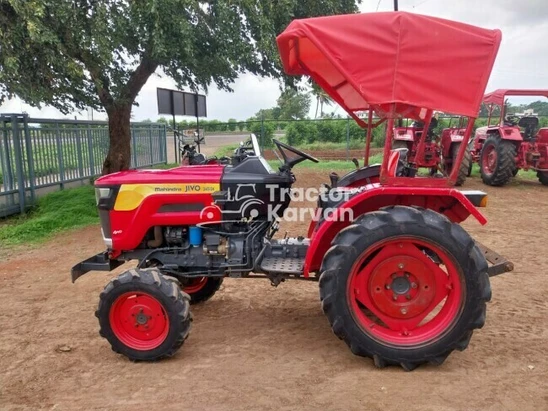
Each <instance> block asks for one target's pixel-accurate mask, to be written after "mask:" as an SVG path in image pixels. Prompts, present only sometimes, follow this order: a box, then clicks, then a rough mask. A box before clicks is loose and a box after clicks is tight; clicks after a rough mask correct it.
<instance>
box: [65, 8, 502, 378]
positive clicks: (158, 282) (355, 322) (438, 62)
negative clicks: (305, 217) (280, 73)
mask: <svg viewBox="0 0 548 411" xmlns="http://www.w3.org/2000/svg"><path fill="white" fill-rule="evenodd" d="M432 32H436V33H437V34H438V35H437V36H431V35H429V33H432ZM371 39H383V40H382V42H381V41H375V40H371ZM500 39H501V34H500V32H499V31H498V30H485V29H480V28H477V27H473V26H468V25H464V24H461V23H456V22H452V21H448V20H442V19H437V18H432V17H426V16H420V15H414V14H409V13H403V12H396V13H374V14H353V15H343V16H331V17H322V18H312V19H303V20H295V21H293V22H292V23H291V24H290V25H289V26H288V28H287V29H286V30H285V31H284V32H283V33H282V34H280V36H279V37H278V39H277V42H278V47H279V50H280V54H281V58H282V62H283V67H284V70H285V72H286V73H287V74H290V75H307V76H310V77H312V78H313V80H314V81H315V82H316V83H318V84H319V85H320V86H321V87H322V88H323V89H324V90H325V91H326V92H327V93H328V94H329V95H330V96H331V97H332V98H333V99H334V100H335V101H337V102H338V103H339V104H340V105H341V107H343V108H344V109H345V110H346V111H347V112H348V113H349V114H350V115H351V116H352V117H353V118H354V119H355V120H356V121H357V122H358V123H359V124H361V125H362V126H364V127H366V128H367V143H366V151H367V152H368V151H369V147H370V144H371V132H372V128H373V126H374V124H373V122H372V118H373V113H375V114H376V115H377V118H379V119H380V120H379V121H378V122H377V123H376V125H378V124H381V123H383V122H387V126H386V130H387V132H386V139H385V146H384V156H383V162H382V164H380V165H375V166H369V165H365V166H363V167H360V168H359V169H357V170H354V171H352V172H351V173H349V174H348V175H346V176H342V177H340V178H339V176H337V175H336V174H334V173H332V174H331V175H330V177H331V178H330V180H331V185H325V186H324V189H323V190H322V195H321V196H320V198H319V199H318V203H317V208H318V210H317V211H318V212H317V214H316V215H317V216H318V218H316V219H314V220H313V221H312V222H311V224H310V229H309V236H308V237H307V238H305V237H304V236H301V237H295V238H287V237H283V238H278V237H277V236H276V233H277V231H278V229H279V224H280V219H281V218H283V214H284V210H286V209H287V208H288V207H289V206H290V200H291V197H290V195H288V190H289V189H290V188H291V187H292V185H293V183H294V182H295V175H294V173H293V171H292V169H293V167H294V166H295V165H297V164H298V163H300V162H303V161H313V162H317V161H318V160H317V159H315V158H314V157H312V156H310V155H308V154H306V153H304V152H302V151H300V150H298V149H296V148H294V147H291V146H289V145H287V144H285V143H283V142H280V141H277V140H273V142H274V144H275V147H276V149H277V150H278V152H279V155H280V157H281V159H282V160H283V162H282V164H281V165H280V166H279V168H278V169H277V170H275V169H273V168H272V167H271V166H270V164H269V163H268V162H267V161H266V160H265V159H264V157H263V156H262V155H261V150H260V147H259V145H258V143H257V139H256V138H255V137H254V136H251V144H250V146H242V147H241V149H240V150H239V151H238V152H237V153H235V155H234V156H233V158H232V159H231V162H230V164H211V163H206V164H203V165H185V166H180V167H176V168H174V169H171V170H165V171H146V170H145V171H135V170H132V171H124V172H119V173H115V174H111V175H107V176H104V177H102V178H99V179H98V180H96V182H95V187H96V192H97V201H98V208H99V214H100V220H101V228H102V235H103V239H104V241H105V245H106V247H107V249H106V251H104V252H101V253H99V254H97V255H96V256H93V257H90V258H89V259H87V260H85V261H82V262H81V263H79V264H77V265H76V266H74V267H73V269H72V280H73V281H75V280H77V279H78V278H80V277H81V276H82V275H84V274H85V273H87V272H88V271H91V270H96V271H98V270H105V271H110V270H113V269H114V268H116V267H118V266H120V265H121V264H123V263H124V262H126V261H129V260H136V261H137V266H136V267H135V268H133V269H130V270H128V271H125V272H124V273H122V274H120V275H118V276H116V277H115V278H113V279H112V280H111V281H110V282H109V283H108V284H107V286H106V287H105V289H104V290H103V292H102V293H101V295H100V298H99V306H98V309H97V312H96V315H97V317H98V319H99V325H100V334H101V335H102V336H103V337H104V338H106V339H107V340H108V342H109V343H110V345H111V347H112V349H113V350H114V351H116V352H118V353H121V354H123V355H125V356H127V357H128V358H130V359H132V360H158V359H161V358H165V357H169V356H172V355H173V354H174V353H175V352H176V351H177V350H178V349H179V348H180V346H181V345H182V344H183V343H184V341H185V340H186V338H187V337H188V335H189V330H190V325H191V319H192V317H191V315H190V304H193V303H199V302H201V301H204V300H206V299H208V298H210V297H211V296H213V295H214V294H215V293H216V292H217V291H218V290H219V287H220V285H221V283H222V282H223V279H224V278H225V277H231V278H242V279H244V278H246V279H250V278H263V279H267V280H269V281H270V282H271V283H272V284H273V285H275V286H277V285H279V284H280V283H282V282H284V281H286V280H295V279H299V280H306V281H318V282H319V291H320V292H319V294H320V302H321V307H322V309H323V311H324V313H325V315H326V316H327V319H328V321H329V323H330V324H331V327H332V330H333V332H334V334H335V335H336V336H338V337H339V338H341V339H343V340H344V341H345V342H346V343H347V345H348V346H349V347H350V349H351V351H352V352H353V353H354V354H356V355H359V356H365V357H370V358H372V359H373V362H374V364H375V365H376V366H378V367H384V366H387V365H400V366H401V367H403V368H404V369H405V370H412V369H414V368H415V367H417V366H418V365H420V364H424V363H432V364H441V363H442V362H443V361H444V360H445V358H446V357H447V356H448V355H449V354H450V353H451V352H452V351H454V350H464V349H465V348H466V347H467V346H468V344H469V341H470V338H471V336H472V332H473V331H474V330H475V329H478V328H481V327H482V326H483V324H484V321H485V312H486V302H487V301H489V299H490V298H491V289H490V285H489V277H490V276H493V275H497V274H501V273H504V272H507V271H510V270H512V264H511V263H510V262H508V261H506V260H505V259H504V257H502V256H500V255H498V254H496V253H495V252H493V251H491V250H489V249H488V248H487V247H485V246H482V245H481V244H479V243H478V242H477V241H475V240H473V239H472V238H471V237H470V235H469V234H468V233H467V232H466V231H465V230H464V229H463V228H462V227H461V226H460V225H459V223H460V222H462V221H464V220H465V219H466V218H468V217H469V216H470V215H472V216H473V218H475V219H477V220H478V221H479V222H480V223H481V224H485V223H486V219H485V217H484V216H483V215H482V214H481V213H480V212H479V210H478V209H477V208H476V207H483V206H485V205H486V199H487V196H486V194H485V193H482V192H479V191H458V190H456V189H454V188H453V187H452V186H453V185H454V183H455V181H456V179H457V176H458V168H459V166H460V164H461V162H462V159H463V157H464V154H465V147H466V144H467V142H468V140H469V137H470V133H471V131H472V126H473V123H474V121H473V120H474V116H475V115H476V114H477V112H478V107H479V103H480V100H481V96H482V95H483V93H484V89H485V85H486V82H487V79H488V77H489V73H490V71H491V69H492V66H493V63H494V60H495V56H496V53H497V50H498V46H499V44H500ZM364 40H367V41H364ZM416 50H441V51H443V50H453V51H454V52H455V53H457V54H458V55H459V56H461V57H462V58H460V59H459V60H455V59H454V58H449V57H447V58H446V57H445V56H446V53H443V52H440V54H439V55H438V56H437V57H436V59H434V60H433V62H432V63H431V64H424V63H425V62H424V55H423V54H420V55H417V53H416ZM356 55H362V56H367V57H368V58H364V59H356V58H355V56H356ZM429 55H430V54H429ZM386 56H390V58H387V57H386ZM394 56H397V57H396V58H394ZM395 61H400V62H401V63H402V64H400V65H395V64H394V62H395ZM459 62H463V63H462V64H465V65H466V70H463V69H462V67H460V65H459ZM401 67H405V68H406V69H405V70H403V71H402V69H401ZM409 67H416V68H417V69H415V71H414V76H413V77H412V79H411V78H407V77H406V74H405V73H407V72H408V70H409ZM439 73H444V75H446V76H447V78H449V79H451V81H450V82H443V84H444V87H443V88H441V87H439V86H438V85H437V84H436V83H434V82H432V81H431V80H432V79H434V78H439ZM395 79H397V81H395ZM417 79H419V80H421V81H417ZM478 79H482V81H483V82H482V83H479V82H478ZM417 83H418V84H421V85H422V87H417V86H416V85H417ZM401 102H412V103H405V104H404V103H401ZM364 109H365V110H367V111H368V118H369V121H368V122H367V123H366V122H365V121H364V120H362V119H361V118H360V117H359V115H358V112H360V111H363V110H364ZM435 109H440V110H444V111H447V112H452V113H458V114H460V115H462V116H465V117H467V118H468V119H469V121H468V123H467V127H466V130H465V132H464V135H463V139H462V145H461V146H460V149H459V151H458V154H457V155H456V158H455V164H454V167H453V169H452V171H451V173H450V175H449V176H448V177H445V178H429V177H418V176H417V175H416V167H414V165H413V164H410V163H409V162H408V161H407V158H406V155H407V152H406V150H405V149H392V139H393V130H394V122H395V121H396V120H398V119H401V118H413V119H415V120H417V121H424V123H425V129H428V126H429V123H430V119H431V118H432V114H433V111H434V110H435ZM246 147H247V148H246ZM365 160H367V156H366V159H365ZM236 193H237V195H236ZM249 200H256V201H254V203H253V207H252V209H250V208H249V207H245V206H244V204H243V202H244V201H245V202H248V201H249ZM210 206H211V209H210V210H211V211H210V212H206V213H203V212H202V211H203V210H204V209H205V208H206V207H210ZM238 210H242V211H241V213H240V215H238V213H235V211H238ZM243 210H247V211H243ZM273 210H274V212H273ZM206 311H207V309H205V310H204V311H202V313H204V314H205V313H206ZM288 344H291V342H290V341H288Z"/></svg>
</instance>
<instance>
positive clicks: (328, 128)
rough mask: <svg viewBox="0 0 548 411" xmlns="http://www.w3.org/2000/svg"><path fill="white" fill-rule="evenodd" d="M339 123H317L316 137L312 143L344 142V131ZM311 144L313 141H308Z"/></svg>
mask: <svg viewBox="0 0 548 411" xmlns="http://www.w3.org/2000/svg"><path fill="white" fill-rule="evenodd" d="M338 123H340V122H339V121H317V122H316V130H317V136H316V138H315V139H314V141H322V142H331V143H340V142H341V141H345V140H346V130H344V133H343V130H342V129H341V127H340V125H339V124H338ZM309 142H310V143H312V142H313V141H309Z"/></svg>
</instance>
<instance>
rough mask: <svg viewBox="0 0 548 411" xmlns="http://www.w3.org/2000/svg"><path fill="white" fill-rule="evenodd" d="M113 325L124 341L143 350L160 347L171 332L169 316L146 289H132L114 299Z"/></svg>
mask: <svg viewBox="0 0 548 411" xmlns="http://www.w3.org/2000/svg"><path fill="white" fill-rule="evenodd" d="M109 321H110V328H111V329H112V332H113V333H114V335H116V338H118V339H119V340H120V341H121V342H122V343H123V344H125V345H126V346H128V347H129V348H132V349H134V350H139V351H147V350H153V349H154V348H157V347H159V346H160V345H161V344H162V343H163V342H164V341H165V339H166V337H167V334H168V332H169V318H168V316H167V313H166V311H165V309H164V307H163V306H162V304H161V303H160V301H158V300H157V299H156V298H154V297H152V296H151V295H149V294H147V293H143V292H128V293H125V294H122V295H121V296H120V297H118V298H117V299H116V301H114V304H112V307H111V309H110V314H109Z"/></svg>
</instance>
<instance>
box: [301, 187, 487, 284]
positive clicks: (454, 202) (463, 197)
mask: <svg viewBox="0 0 548 411" xmlns="http://www.w3.org/2000/svg"><path fill="white" fill-rule="evenodd" d="M485 198H486V194H485V193H483V192H481V191H459V190H456V189H454V188H448V187H447V188H445V187H384V186H381V185H380V184H378V183H376V184H370V185H368V186H365V187H364V188H363V189H362V191H361V192H359V193H358V194H356V195H354V196H352V197H351V198H349V199H348V200H347V201H345V202H343V203H341V204H339V205H338V207H337V208H336V209H335V210H334V211H333V213H332V214H331V215H330V216H329V218H326V219H324V220H321V221H319V222H317V223H316V224H315V225H314V227H312V224H311V226H310V231H309V237H310V246H309V248H308V251H307V253H306V258H305V263H304V276H305V277H308V276H309V273H311V272H315V271H318V270H319V269H320V266H321V263H322V260H323V257H324V255H325V253H326V252H327V250H328V249H329V247H331V242H332V241H333V239H334V238H335V236H336V235H337V234H338V233H339V232H340V231H341V230H342V229H343V228H345V227H347V226H348V225H350V224H352V221H353V220H355V219H356V218H358V217H359V216H360V215H362V214H365V213H369V212H372V211H376V210H379V209H381V208H383V207H387V206H393V205H405V206H418V207H422V208H428V209H431V210H433V211H436V212H438V213H440V214H443V215H445V216H446V217H447V218H448V219H449V220H451V221H452V222H455V223H460V222H462V221H464V220H466V219H467V218H468V216H470V215H472V216H474V217H475V218H476V220H477V221H478V222H479V223H480V224H482V225H485V224H486V223H487V219H486V218H485V217H484V215H483V214H482V213H481V212H480V211H479V210H478V209H477V208H476V206H483V205H484V204H485V201H483V200H484V199H485Z"/></svg>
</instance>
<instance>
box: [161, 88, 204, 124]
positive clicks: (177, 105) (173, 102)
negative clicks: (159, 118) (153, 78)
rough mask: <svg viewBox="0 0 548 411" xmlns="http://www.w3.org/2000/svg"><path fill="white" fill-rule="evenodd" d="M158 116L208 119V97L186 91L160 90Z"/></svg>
mask: <svg viewBox="0 0 548 411" xmlns="http://www.w3.org/2000/svg"><path fill="white" fill-rule="evenodd" d="M156 94H157V97H158V114H170V115H172V116H192V117H207V108H206V96H204V95H203V94H195V93H187V92H184V91H177V90H169V89H165V88H158V89H157V91H156Z"/></svg>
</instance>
